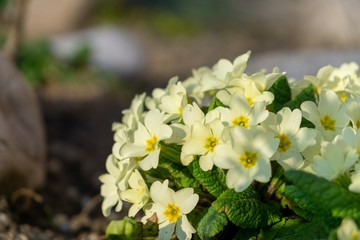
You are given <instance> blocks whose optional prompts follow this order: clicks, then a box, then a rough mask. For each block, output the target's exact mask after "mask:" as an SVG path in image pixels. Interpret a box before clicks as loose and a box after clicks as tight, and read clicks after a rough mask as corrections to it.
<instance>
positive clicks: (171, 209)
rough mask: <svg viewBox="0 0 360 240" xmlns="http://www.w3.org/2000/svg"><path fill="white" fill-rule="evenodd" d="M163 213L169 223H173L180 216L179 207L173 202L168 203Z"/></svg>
mask: <svg viewBox="0 0 360 240" xmlns="http://www.w3.org/2000/svg"><path fill="white" fill-rule="evenodd" d="M164 215H165V217H166V218H167V219H168V220H169V223H174V222H176V221H177V220H178V219H179V217H180V208H179V207H178V206H176V205H175V204H172V203H169V204H168V205H167V207H166V209H165V211H164Z"/></svg>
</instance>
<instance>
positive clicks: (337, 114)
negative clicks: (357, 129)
mask: <svg viewBox="0 0 360 240" xmlns="http://www.w3.org/2000/svg"><path fill="white" fill-rule="evenodd" d="M301 110H302V114H303V117H304V118H306V119H307V120H309V121H310V122H312V123H313V124H314V125H315V127H316V129H318V130H319V131H320V132H321V134H322V135H323V136H324V139H325V140H327V141H331V140H332V139H333V138H334V137H335V136H336V135H337V134H339V133H340V132H341V131H342V129H343V128H344V127H346V126H347V125H348V123H349V121H350V119H349V117H348V115H347V114H346V112H345V111H346V105H345V104H342V103H341V101H340V99H339V97H338V96H337V95H336V94H335V93H334V92H333V91H322V92H321V93H320V99H319V104H318V106H316V104H315V103H314V102H311V101H306V102H303V103H302V104H301Z"/></svg>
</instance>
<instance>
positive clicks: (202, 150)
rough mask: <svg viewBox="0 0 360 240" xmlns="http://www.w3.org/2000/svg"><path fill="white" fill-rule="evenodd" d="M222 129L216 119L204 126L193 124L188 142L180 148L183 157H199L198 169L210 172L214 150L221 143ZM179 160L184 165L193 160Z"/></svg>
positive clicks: (221, 125)
mask: <svg viewBox="0 0 360 240" xmlns="http://www.w3.org/2000/svg"><path fill="white" fill-rule="evenodd" d="M223 129H224V126H223V124H222V123H221V121H220V120H218V119H216V120H214V121H212V122H210V123H208V124H205V125H204V124H201V123H200V122H195V123H194V124H193V125H192V127H191V137H190V140H189V141H187V142H186V143H185V144H184V145H183V147H182V154H183V157H184V156H185V157H186V156H189V155H190V156H192V155H200V158H199V164H200V168H201V169H202V170H204V171H208V170H211V169H212V167H213V165H214V163H213V156H214V148H215V147H216V145H217V144H219V143H221V142H222V133H223ZM181 160H182V163H183V164H184V165H189V164H190V163H191V161H192V160H193V159H191V158H190V159H189V158H182V159H181ZM186 160H190V162H188V161H186Z"/></svg>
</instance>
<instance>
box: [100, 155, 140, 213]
mask: <svg viewBox="0 0 360 240" xmlns="http://www.w3.org/2000/svg"><path fill="white" fill-rule="evenodd" d="M135 167H136V164H135V163H134V162H133V161H130V160H129V159H127V160H124V161H118V160H117V159H116V158H114V156H112V155H110V156H109V157H108V158H107V160H106V170H107V171H108V172H109V173H106V174H103V175H101V176H100V177H99V180H100V182H102V185H101V191H100V194H101V196H103V197H104V201H103V203H102V206H101V209H102V212H103V215H104V216H105V217H107V216H109V215H110V211H111V209H112V207H113V206H115V205H116V208H115V211H117V212H119V211H121V209H122V201H121V199H120V196H119V194H120V192H121V191H123V190H125V189H126V188H127V181H128V179H129V176H130V174H131V173H132V171H133V170H134V169H135Z"/></svg>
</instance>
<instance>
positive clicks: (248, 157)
mask: <svg viewBox="0 0 360 240" xmlns="http://www.w3.org/2000/svg"><path fill="white" fill-rule="evenodd" d="M239 159H240V162H241V164H242V165H243V167H244V168H252V167H253V166H255V164H256V161H257V153H254V152H247V151H245V153H244V154H243V155H241V156H240V158H239Z"/></svg>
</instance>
